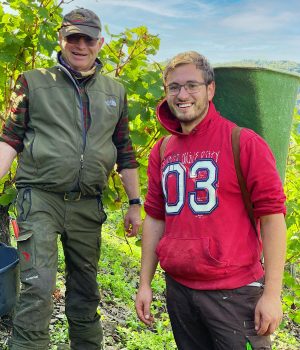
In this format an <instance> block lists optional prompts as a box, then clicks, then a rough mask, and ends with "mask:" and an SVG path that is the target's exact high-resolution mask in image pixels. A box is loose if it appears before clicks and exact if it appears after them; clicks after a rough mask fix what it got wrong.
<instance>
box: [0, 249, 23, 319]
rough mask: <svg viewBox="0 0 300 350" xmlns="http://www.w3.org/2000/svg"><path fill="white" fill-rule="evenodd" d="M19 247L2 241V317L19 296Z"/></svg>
mask: <svg viewBox="0 0 300 350" xmlns="http://www.w3.org/2000/svg"><path fill="white" fill-rule="evenodd" d="M18 262H19V256H18V252H17V249H15V248H12V247H8V246H7V245H5V244H4V243H0V317H1V316H3V315H6V314H8V313H9V312H10V311H11V310H12V309H13V307H14V305H15V303H16V298H17V290H18V288H17V280H18V271H17V265H18Z"/></svg>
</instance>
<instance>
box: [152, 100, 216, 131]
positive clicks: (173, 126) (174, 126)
mask: <svg viewBox="0 0 300 350" xmlns="http://www.w3.org/2000/svg"><path fill="white" fill-rule="evenodd" d="M156 114H157V118H158V120H159V122H160V124H161V125H162V126H163V127H164V128H165V129H166V130H168V131H169V132H170V133H171V134H173V135H181V136H189V135H188V134H183V133H182V130H181V125H180V122H179V120H178V119H176V117H175V116H174V114H173V113H172V112H171V110H170V108H169V105H168V103H167V100H166V99H164V100H163V101H162V102H161V103H160V104H159V105H158V106H157V109H156ZM217 115H219V112H217V110H216V108H215V106H214V104H213V103H212V102H209V108H208V112H207V114H206V116H205V117H204V119H203V120H201V122H200V123H199V124H197V125H196V126H195V128H194V129H193V131H192V132H194V133H195V132H196V133H203V132H206V130H207V128H208V127H209V125H210V124H211V122H212V120H213V119H214V117H215V116H217Z"/></svg>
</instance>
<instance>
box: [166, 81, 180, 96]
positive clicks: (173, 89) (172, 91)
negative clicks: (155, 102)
mask: <svg viewBox="0 0 300 350" xmlns="http://www.w3.org/2000/svg"><path fill="white" fill-rule="evenodd" d="M179 91H180V85H179V84H171V85H169V86H167V92H168V94H169V95H177V94H178V93H179Z"/></svg>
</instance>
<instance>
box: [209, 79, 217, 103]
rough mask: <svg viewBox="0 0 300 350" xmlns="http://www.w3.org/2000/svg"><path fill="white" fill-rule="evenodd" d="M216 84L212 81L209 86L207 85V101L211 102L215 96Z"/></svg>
mask: <svg viewBox="0 0 300 350" xmlns="http://www.w3.org/2000/svg"><path fill="white" fill-rule="evenodd" d="M215 90H216V84H215V82H214V81H212V82H211V83H210V84H209V85H207V97H208V101H211V100H212V99H213V97H214V96H215Z"/></svg>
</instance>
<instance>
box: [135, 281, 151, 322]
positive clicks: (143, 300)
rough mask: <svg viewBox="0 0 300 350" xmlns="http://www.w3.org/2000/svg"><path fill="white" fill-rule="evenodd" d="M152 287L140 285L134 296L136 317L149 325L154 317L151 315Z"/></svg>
mask: <svg viewBox="0 0 300 350" xmlns="http://www.w3.org/2000/svg"><path fill="white" fill-rule="evenodd" d="M151 302H152V289H151V287H150V286H140V287H139V290H138V292H137V295H136V298H135V309H136V313H137V315H138V318H139V319H140V320H141V321H142V322H144V323H145V324H146V325H147V326H151V325H152V323H153V322H154V317H153V316H152V315H151V312H150V306H151Z"/></svg>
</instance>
